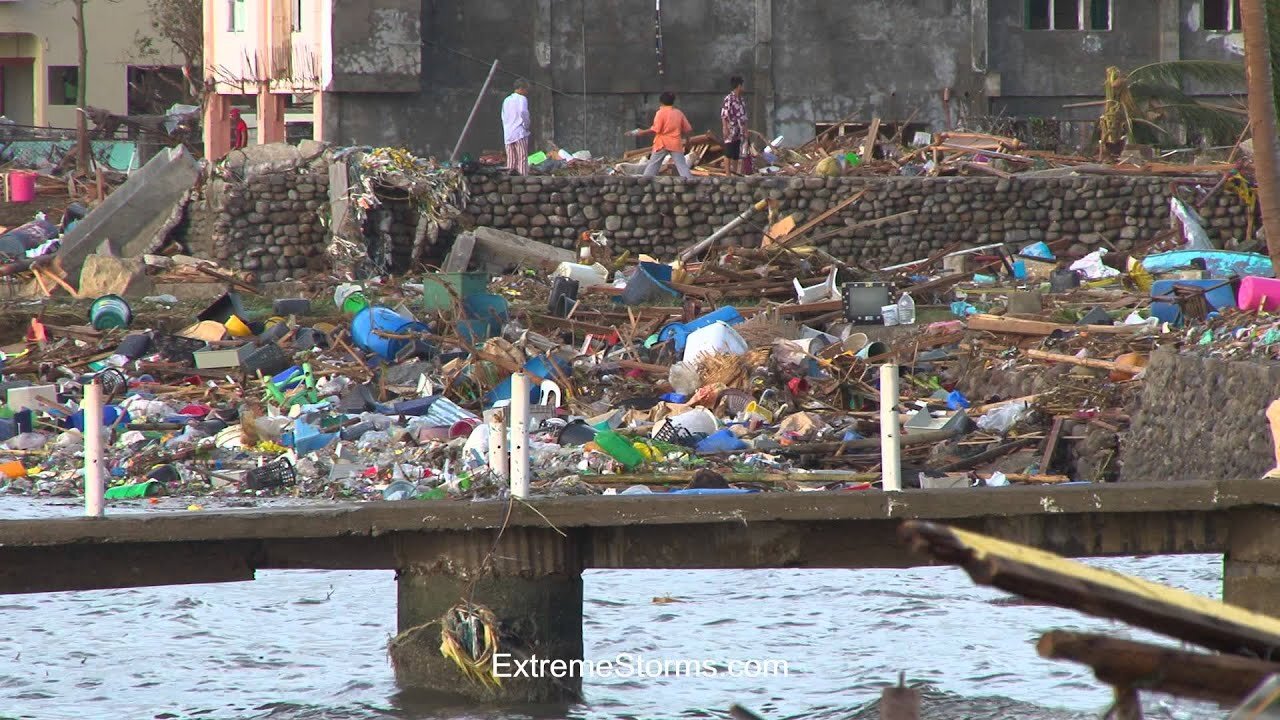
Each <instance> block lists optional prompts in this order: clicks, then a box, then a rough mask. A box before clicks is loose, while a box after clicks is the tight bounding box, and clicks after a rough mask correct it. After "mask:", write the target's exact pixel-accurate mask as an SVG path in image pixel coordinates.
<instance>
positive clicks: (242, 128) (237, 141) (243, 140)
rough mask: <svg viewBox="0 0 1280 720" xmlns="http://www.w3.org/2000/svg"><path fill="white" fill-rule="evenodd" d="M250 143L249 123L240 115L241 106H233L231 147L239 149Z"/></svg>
mask: <svg viewBox="0 0 1280 720" xmlns="http://www.w3.org/2000/svg"><path fill="white" fill-rule="evenodd" d="M248 144H249V123H246V122H245V121H244V118H242V117H240V108H231V149H232V150H239V149H240V148H242V147H244V146H246V145H248Z"/></svg>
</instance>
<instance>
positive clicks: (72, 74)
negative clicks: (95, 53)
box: [49, 65, 80, 105]
mask: <svg viewBox="0 0 1280 720" xmlns="http://www.w3.org/2000/svg"><path fill="white" fill-rule="evenodd" d="M79 90H80V68H78V67H76V66H74V65H50V66H49V104H50V105H75V104H76V96H77V95H78V94H79Z"/></svg>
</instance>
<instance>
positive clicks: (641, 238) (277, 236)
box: [186, 161, 1247, 282]
mask: <svg viewBox="0 0 1280 720" xmlns="http://www.w3.org/2000/svg"><path fill="white" fill-rule="evenodd" d="M468 182H469V184H470V188H471V203H470V205H469V206H468V207H467V209H466V212H465V213H464V214H463V216H462V217H460V218H459V219H458V222H457V223H456V224H455V226H456V227H459V228H466V227H470V226H474V225H480V226H488V227H494V228H497V229H499V230H506V231H508V232H513V233H516V234H518V235H522V236H525V237H529V238H532V239H535V240H540V241H543V242H547V243H551V244H554V245H558V246H560V247H564V248H572V247H574V241H575V239H576V238H577V236H578V235H579V234H580V233H582V232H583V231H584V230H603V231H605V233H606V234H607V235H608V236H609V238H610V239H611V240H612V241H613V243H614V244H615V247H617V248H618V249H619V250H631V251H632V252H633V253H640V252H646V253H651V254H653V255H655V256H657V257H659V258H662V259H670V258H674V257H675V255H676V254H677V253H678V252H679V251H680V250H682V249H684V248H686V247H688V246H689V245H691V244H692V243H693V242H695V241H697V240H699V239H702V238H704V237H706V236H708V235H710V234H711V233H712V232H714V231H715V230H716V229H718V228H720V227H721V226H723V225H724V224H726V223H728V222H729V221H731V220H732V219H733V218H735V217H737V215H738V214H739V213H741V212H742V211H743V210H744V209H746V208H747V207H749V206H750V205H751V204H753V203H754V202H756V201H757V200H760V199H763V198H772V199H776V200H778V201H780V205H779V217H782V216H785V215H787V214H791V213H796V214H798V218H797V219H798V220H799V221H800V222H803V221H805V220H807V219H810V218H814V217H817V216H818V215H820V214H822V213H823V212H825V211H827V210H828V209H830V208H832V207H834V206H836V205H837V204H839V203H840V202H841V201H842V200H844V199H845V198H848V197H850V196H852V195H854V194H856V193H859V192H863V191H865V194H864V195H862V196H861V197H860V198H859V199H858V200H857V201H855V202H854V203H852V204H851V205H849V206H848V207H847V208H844V209H843V210H841V211H839V212H837V213H836V214H834V215H833V216H832V217H830V218H828V219H826V220H825V221H824V223H823V225H822V229H821V230H819V231H815V233H813V234H814V235H816V236H826V237H825V238H823V239H820V240H819V242H818V243H817V244H818V245H819V246H821V247H823V248H825V249H827V250H828V251H829V252H831V253H832V254H833V255H835V256H837V257H839V258H841V259H844V260H848V261H851V262H855V263H863V264H865V265H867V266H869V267H879V266H885V265H890V264H895V263H900V262H906V261H908V260H915V259H918V258H922V257H926V256H928V255H930V254H933V253H934V252H936V251H937V250H939V249H941V248H944V247H947V246H948V245H951V244H953V243H959V244H961V246H963V247H973V246H977V245H985V244H988V243H995V242H1006V243H1010V244H1011V245H1014V246H1019V245H1023V244H1026V243H1030V242H1034V241H1037V240H1044V241H1054V240H1060V239H1063V238H1067V239H1069V240H1070V241H1071V242H1070V244H1069V246H1068V247H1067V248H1065V249H1066V253H1067V254H1068V255H1070V256H1079V255H1083V254H1085V253H1087V252H1089V251H1091V250H1093V249H1095V248H1098V247H1111V248H1114V249H1116V250H1120V251H1123V250H1126V249H1129V248H1131V247H1133V245H1134V244H1135V243H1139V244H1140V243H1141V242H1142V241H1144V240H1146V239H1148V238H1150V237H1151V236H1152V235H1154V234H1155V233H1157V232H1159V231H1160V230H1163V229H1165V228H1167V227H1168V226H1169V205H1168V198H1169V195H1170V192H1171V179H1170V178H1163V177H1162V178H1155V177H1099V176H1090V177H1074V178H1037V179H1018V178H1014V179H1011V180H1006V179H1001V178H985V177H970V178H836V179H826V178H817V177H804V178H768V177H751V178H736V179H735V178H694V179H692V180H688V181H684V180H680V179H679V178H671V177H661V178H635V177H626V176H591V177H564V178H561V177H524V178H511V177H504V176H498V175H491V174H476V175H472V176H471V177H470V178H469V179H468ZM218 183H219V184H220V185H221V187H220V188H219V190H218V192H217V193H214V194H211V195H210V198H211V199H212V200H213V203H212V205H213V206H212V207H210V208H209V210H208V212H209V213H210V214H212V215H213V218H214V220H213V223H212V226H213V227H212V237H211V238H209V240H210V242H209V243H207V244H201V243H202V242H203V240H202V238H197V237H193V235H195V234H197V232H196V229H195V228H194V227H193V228H192V230H191V232H189V233H187V234H186V239H187V241H188V245H189V246H190V247H198V248H202V247H208V246H209V245H211V246H212V249H213V256H214V257H215V258H216V259H217V260H219V261H220V262H223V263H226V264H228V265H229V266H231V267H236V268H238V269H242V270H247V271H250V272H253V273H255V274H257V276H258V279H259V280H261V281H264V282H270V281H277V280H284V279H287V278H290V277H300V276H301V275H303V274H305V272H307V271H309V270H315V269H320V268H323V267H324V264H325V257H324V252H325V246H326V244H327V241H328V236H329V228H328V227H327V226H326V224H325V223H324V222H323V218H326V217H329V215H330V212H329V197H328V185H329V180H328V170H327V166H326V165H325V164H324V163H323V162H322V161H318V162H315V163H313V164H311V165H309V166H306V167H303V168H300V169H297V170H291V171H288V172H276V173H270V174H264V175H259V176H255V177H252V178H251V179H249V180H248V181H241V182H235V181H225V182H224V181H221V180H220V181H218ZM913 210H914V211H916V212H915V214H912V215H907V216H904V217H900V218H895V219H892V220H889V221H887V222H885V223H882V224H880V225H877V226H875V227H856V226H857V225H858V224H859V223H865V222H867V221H870V220H876V219H879V218H885V217H888V216H891V215H896V214H899V213H905V212H908V211H913ZM1202 214H1203V215H1204V217H1205V220H1206V222H1207V224H1208V231H1209V234H1210V236H1211V237H1212V238H1213V239H1215V240H1216V241H1218V242H1219V243H1222V242H1225V241H1226V240H1229V239H1231V238H1233V237H1234V238H1241V239H1243V235H1244V229H1245V227H1246V226H1247V217H1246V215H1245V211H1244V208H1243V206H1242V205H1241V203H1240V201H1239V199H1238V198H1236V197H1235V196H1234V195H1230V194H1221V195H1220V196H1218V197H1217V198H1215V199H1214V200H1213V201H1212V202H1211V203H1210V204H1209V206H1208V207H1206V208H1204V209H1203V210H1202ZM764 221H765V218H764V216H763V215H760V216H757V217H755V218H753V222H749V223H745V224H744V225H743V226H741V227H740V228H739V229H737V230H735V231H733V232H731V233H730V234H729V235H728V236H726V238H725V239H724V241H723V243H724V244H725V245H740V244H743V243H747V244H754V243H757V242H758V241H759V237H760V234H761V224H762V223H763V222H764ZM417 224H418V223H417V214H416V210H415V209H414V208H412V207H411V206H410V205H409V204H408V203H407V202H404V201H399V202H396V201H391V200H389V201H388V202H387V203H386V212H385V213H383V212H380V213H378V217H376V218H372V219H371V223H370V227H368V228H366V232H367V233H369V234H370V235H371V237H373V238H374V239H375V244H383V245H385V244H387V243H388V242H389V244H390V248H391V252H390V255H391V257H392V259H393V263H392V271H393V272H407V271H409V270H410V268H408V266H407V264H408V255H409V249H410V248H411V247H412V242H413V237H414V234H415V231H416V230H417ZM207 232H208V230H202V231H201V234H202V233H207ZM452 237H453V234H452V233H451V232H442V233H441V234H440V237H439V238H438V240H437V242H436V243H435V244H434V245H433V246H432V247H430V248H429V249H428V256H429V257H430V258H434V259H439V258H442V257H443V256H444V255H445V254H446V253H447V252H448V249H449V246H450V244H451V242H452ZM374 249H375V250H378V248H374Z"/></svg>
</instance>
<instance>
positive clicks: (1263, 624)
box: [899, 520, 1280, 657]
mask: <svg viewBox="0 0 1280 720" xmlns="http://www.w3.org/2000/svg"><path fill="white" fill-rule="evenodd" d="M899 535H900V536H901V537H902V539H903V540H904V541H906V542H907V543H908V544H909V545H911V547H912V548H913V549H915V550H917V551H919V552H924V553H927V554H929V555H932V556H933V557H934V558H936V559H938V560H940V561H942V562H946V563H951V564H954V565H959V566H960V567H962V568H964V570H965V571H966V572H967V573H969V577H970V578H972V580H973V581H974V582H975V583H978V584H979V585H988V586H991V587H997V588H1000V589H1001V590H1005V591H1006V592H1011V593H1014V594H1016V595H1021V596H1022V597H1025V598H1029V599H1031V600H1035V601H1038V602H1043V603H1047V604H1049V605H1054V606H1057V607H1065V608H1071V609H1074V610H1079V611H1081V612H1084V613H1087V614H1089V615H1093V616H1095V617H1102V618H1110V619H1113V620H1120V621H1122V622H1127V623H1130V624H1132V625H1136V626H1138V627H1141V628H1145V629H1147V630H1151V631H1153V632H1158V633H1162V634H1165V635H1169V636H1171V637H1174V638H1177V639H1179V640H1183V641H1185V642H1189V643H1194V644H1196V645H1200V646H1201V647H1204V648H1208V649H1210V650H1217V651H1219V652H1224V653H1236V654H1246V653H1253V654H1255V655H1257V656H1260V657H1265V656H1267V655H1268V653H1270V652H1271V651H1272V650H1273V649H1274V648H1276V647H1278V646H1280V618H1273V617H1268V616H1266V615H1262V614H1260V613H1255V612H1251V611H1249V610H1246V609H1244V608H1241V607H1236V606H1233V605H1227V604H1225V603H1220V602H1218V601H1216V600H1211V599H1209V598H1206V597H1202V596H1199V595H1194V594H1192V593H1189V592H1186V591H1185V590H1179V589H1177V588H1171V587H1168V586H1166V585H1160V584H1158V583H1153V582H1149V581H1147V580H1143V579H1141V578H1137V577H1133V576H1131V575H1125V574H1123V573H1118V572H1113V571H1111V570H1105V569H1102V568H1097V567H1093V566H1090V565H1085V564H1083V563H1079V562H1075V561H1072V560H1067V559H1065V558H1063V557H1060V556H1058V555H1055V554H1053V553H1049V552H1044V551H1043V550H1037V549H1035V548H1032V547H1028V546H1026V545H1019V544H1017V543H1011V542H1006V541H1003V540H997V539H995V538H991V537H987V536H985V535H979V534H977V533H971V532H967V531H964V530H959V529H956V528H953V527H948V526H946V525H940V524H936V523H931V522H923V521H915V520H912V521H907V522H904V523H903V524H902V527H901V528H900V529H899Z"/></svg>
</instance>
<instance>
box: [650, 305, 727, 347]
mask: <svg viewBox="0 0 1280 720" xmlns="http://www.w3.org/2000/svg"><path fill="white" fill-rule="evenodd" d="M715 322H722V323H724V324H726V325H737V324H738V323H740V322H742V314H741V313H739V312H738V308H736V307H733V306H732V305H730V306H728V307H722V308H719V309H716V310H712V311H711V312H709V313H707V314H706V315H703V316H702V317H698V318H694V319H693V320H690V321H689V322H687V323H671V324H669V325H666V326H664V327H663V328H662V329H661V330H659V331H658V340H659V341H662V342H666V341H667V340H675V341H676V346H675V349H676V354H677V355H679V354H680V353H683V352H684V343H685V340H686V339H687V338H688V337H689V336H690V335H692V334H693V331H694V330H697V329H698V328H704V327H706V326H708V325H710V324H712V323H715Z"/></svg>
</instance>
